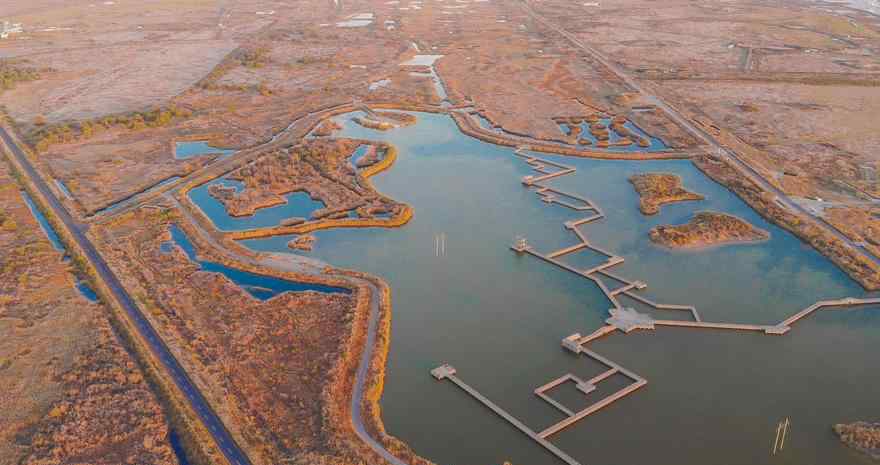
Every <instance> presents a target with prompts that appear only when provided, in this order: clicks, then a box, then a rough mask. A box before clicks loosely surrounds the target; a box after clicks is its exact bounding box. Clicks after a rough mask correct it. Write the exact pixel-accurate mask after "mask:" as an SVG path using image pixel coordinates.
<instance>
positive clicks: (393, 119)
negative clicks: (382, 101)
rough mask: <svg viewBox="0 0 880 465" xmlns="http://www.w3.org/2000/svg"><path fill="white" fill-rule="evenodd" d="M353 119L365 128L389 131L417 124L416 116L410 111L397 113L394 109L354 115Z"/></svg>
mask: <svg viewBox="0 0 880 465" xmlns="http://www.w3.org/2000/svg"><path fill="white" fill-rule="evenodd" d="M352 120H353V121H354V122H355V123H357V124H360V125H361V126H363V127H365V128H370V129H378V130H380V131H387V130H389V129H393V128H399V127H403V126H410V125H412V124H415V122H416V117H415V116H414V115H411V114H409V113H397V112H393V111H375V112H372V114H368V115H366V116H364V117H360V116H357V117H354V118H352Z"/></svg>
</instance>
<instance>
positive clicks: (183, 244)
mask: <svg viewBox="0 0 880 465" xmlns="http://www.w3.org/2000/svg"><path fill="white" fill-rule="evenodd" d="M171 238H172V241H173V243H174V244H175V245H177V246H178V247H180V248H181V250H183V252H184V253H186V256H187V257H189V259H190V260H191V261H192V262H194V263H196V264H198V265H199V267H201V269H202V271H206V272H208V273H220V274H222V275H223V276H226V278H228V279H229V280H230V281H232V282H234V283H235V284H237V285H239V286H240V287H241V288H242V289H244V290H245V291H247V292H248V293H249V294H250V295H252V296H253V297H255V298H257V299H260V300H268V299H271V298H272V297H275V296H276V295H278V294H283V293H285V292H301V291H316V292H341V293H343V294H349V293H351V291H350V290H348V289H346V288H344V287H336V286H326V285H323V284H312V283H304V282H303V283H301V282H296V281H288V280H286V279H280V278H275V277H272V276H266V275H261V274H256V273H250V272H247V271H242V270H238V269H235V268H230V267H228V266H225V265H222V264H220V263H215V262H211V261H207V260H200V259H199V257H198V256H197V254H196V249H195V246H193V244H192V242H190V240H189V238H188V237H186V233H184V232H183V230H182V229H180V228H179V227H177V225H171ZM160 249H161V250H162V252H165V253H169V252H171V250H172V245H171V242H165V243H163V244H162V245H161V246H160Z"/></svg>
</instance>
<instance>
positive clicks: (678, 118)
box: [523, 0, 880, 266]
mask: <svg viewBox="0 0 880 465" xmlns="http://www.w3.org/2000/svg"><path fill="white" fill-rule="evenodd" d="M523 5H524V7H525V10H526V13H528V15H529V16H531V17H532V18H534V19H535V20H537V21H538V22H540V23H541V24H543V25H544V26H546V27H549V28H550V29H553V30H554V31H556V32H557V33H559V34H560V35H562V36H563V37H565V38H566V39H567V40H568V41H569V42H571V43H572V44H573V45H574V46H575V47H578V48H580V49H581V50H583V51H584V52H586V53H587V54H588V55H589V56H590V57H592V58H593V59H594V60H596V61H598V62H599V63H601V64H602V65H603V66H605V67H606V68H608V70H609V71H611V72H612V73H614V75H615V76H617V77H618V78H619V79H620V80H622V81H623V82H625V83H626V84H627V85H628V86H629V87H630V88H632V89H633V90H635V91H637V92H639V93H640V94H642V95H643V96H645V97H646V98H647V99H648V101H649V102H650V103H652V104H654V105H655V106H656V107H657V108H660V109H661V110H663V111H664V112H665V113H666V114H667V115H669V117H670V118H672V119H673V120H674V121H675V122H676V123H677V124H678V125H679V126H681V127H682V128H684V129H685V130H686V131H687V132H689V133H690V134H691V135H692V136H694V137H696V138H697V139H698V140H700V141H702V142H703V143H705V144H706V145H708V146H710V147H712V148H714V149H715V150H716V151H717V153H718V154H719V155H721V156H723V157H724V158H726V159H727V160H728V161H729V162H731V163H733V164H734V165H735V166H736V167H737V168H739V171H740V172H741V173H742V174H743V175H745V176H746V177H747V178H749V180H751V181H752V182H754V183H755V184H756V185H758V186H760V187H761V188H762V189H764V190H766V191H767V192H770V193H772V194H773V195H774V196H776V199H777V200H778V201H779V203H780V204H782V206H784V207H785V208H787V209H789V210H790V211H793V212H795V213H798V214H800V215H802V216H806V217H808V218H812V219H814V220H815V222H816V224H817V225H818V226H819V227H821V228H823V229H825V230H826V231H827V232H829V233H831V234H832V235H833V236H834V237H836V238H837V239H839V240H840V241H841V242H843V243H844V244H846V245H848V246H850V247H852V248H853V249H854V250H856V252H858V253H860V254H861V255H862V256H864V257H865V258H867V259H868V260H870V261H872V262H874V264H876V265H878V266H880V257H877V256H876V255H874V254H873V253H871V252H870V251H868V250H866V249H865V248H864V247H862V246H861V245H860V244H857V243H856V242H855V241H853V240H852V239H850V238H849V237H847V236H846V235H844V234H843V233H842V232H840V231H839V230H838V229H837V228H835V227H834V226H833V225H831V224H829V223H828V222H827V221H825V219H823V218H821V217H818V216H815V215H813V214H812V213H811V212H809V211H808V210H807V209H805V208H804V207H802V206H801V205H799V204H798V203H797V202H795V201H793V200H792V199H791V198H789V197H788V195H786V194H785V193H784V192H782V190H780V189H778V188H777V187H776V186H774V185H773V184H772V183H770V182H769V181H767V179H765V178H764V177H763V176H761V174H760V173H758V172H757V171H756V170H755V169H754V168H752V167H751V166H750V165H749V164H748V163H746V162H745V161H743V160H742V158H740V157H739V155H737V153H736V152H734V151H732V150H729V149H727V148H726V147H724V146H722V145H721V144H720V143H719V142H718V141H717V140H715V138H714V137H712V135H711V134H709V133H707V132H706V131H704V130H703V129H702V128H699V127H697V126H696V125H694V123H692V122H691V121H690V120H689V119H688V118H686V117H685V116H683V115H682V114H681V113H679V112H678V110H676V109H675V108H673V107H672V106H670V105H669V104H667V103H666V102H664V101H663V100H662V99H661V98H660V97H657V96H656V95H653V94H651V93H649V92H647V91H645V90H644V88H642V86H641V85H640V84H639V83H638V81H636V80H635V79H633V78H632V77H631V76H629V74H627V73H626V71H625V70H623V69H622V68H621V67H620V66H617V64H616V63H614V62H612V61H611V60H609V59H607V58H606V57H605V56H604V55H602V54H601V53H599V51H598V50H596V49H594V48H593V47H591V46H589V45H587V44H585V43H583V42H581V41H580V40H579V39H578V38H577V37H575V35H574V34H572V33H570V32H568V31H566V30H565V29H563V28H562V27H561V26H559V25H557V24H555V23H553V22H551V21H550V20H548V19H546V18H544V17H543V16H541V15H539V14H538V13H536V12H535V11H534V10H533V9H532V7H531V5H529V4H528V2H527V1H525V0H524V1H523Z"/></svg>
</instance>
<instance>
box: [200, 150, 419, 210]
mask: <svg viewBox="0 0 880 465" xmlns="http://www.w3.org/2000/svg"><path fill="white" fill-rule="evenodd" d="M361 144H362V142H361V141H357V140H352V139H319V140H312V141H309V142H306V143H304V144H303V145H301V146H297V147H293V148H290V149H287V150H284V149H281V150H278V151H277V152H275V153H271V154H267V155H266V156H264V157H262V158H260V159H259V160H258V161H257V162H254V163H252V164H250V165H248V166H246V167H244V168H240V169H238V170H236V171H233V172H232V173H230V174H229V176H228V177H229V178H230V179H234V180H238V181H241V182H243V183H244V185H245V188H244V190H243V191H241V192H240V193H235V192H233V190H232V189H228V188H224V187H223V186H221V185H216V184H215V185H212V186H211V187H210V188H209V189H210V193H211V195H212V196H214V197H215V198H217V199H218V200H220V202H222V203H223V205H225V206H226V209H227V211H228V212H229V214H230V215H232V216H248V215H253V214H254V212H255V211H256V210H258V209H260V208H266V207H271V206H275V205H279V204H283V203H285V202H286V201H285V199H284V198H283V197H282V196H283V195H285V194H288V193H291V192H296V191H302V192H306V193H308V194H309V196H310V197H311V198H312V199H315V200H319V201H321V202H323V203H324V207H323V208H320V209H318V210H316V211H314V212H312V215H311V218H288V219H287V220H285V224H284V226H291V225H293V224H296V223H302V222H306V221H309V220H320V219H323V218H329V219H333V218H336V217H337V216H342V217H348V212H350V211H356V212H357V215H358V217H359V218H371V217H373V215H376V214H383V213H391V214H394V215H397V214H400V213H401V212H402V210H403V208H404V205H403V204H399V203H396V202H394V201H392V200H391V199H388V198H385V197H383V196H382V195H381V194H379V193H378V192H376V190H375V189H373V188H372V186H370V185H369V184H368V183H365V182H364V178H363V176H362V175H360V174H359V173H358V172H357V170H356V169H354V168H352V166H351V163H350V161H349V158H350V157H351V155H352V154H353V153H354V152H355V150H356V149H357V148H358V147H359V146H360V145H361ZM369 150H370V153H368V154H366V155H364V157H363V159H361V160H358V162H359V163H358V165H359V166H358V167H359V168H363V167H367V166H370V165H372V164H375V163H378V162H379V159H378V157H377V155H376V153H377V152H378V151H379V150H377V148H376V147H375V146H373V145H371V146H370V148H369ZM380 150H381V151H382V152H387V147H383V148H381V149H380Z"/></svg>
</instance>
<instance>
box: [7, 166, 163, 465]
mask: <svg viewBox="0 0 880 465" xmlns="http://www.w3.org/2000/svg"><path fill="white" fill-rule="evenodd" d="M74 271H75V267H74V265H73V264H72V262H65V261H62V253H61V252H59V251H57V250H55V249H54V248H53V247H52V245H51V244H50V243H49V241H48V239H47V238H46V236H45V234H44V233H43V232H42V231H41V229H40V226H39V224H38V223H37V221H36V219H35V218H34V217H33V215H31V212H30V211H29V210H28V207H27V205H26V204H25V202H24V200H23V198H22V197H21V194H20V193H19V188H18V186H17V184H16V183H15V181H14V180H13V179H12V178H11V177H10V176H9V173H8V170H7V165H6V164H5V163H0V392H2V395H0V412H3V415H2V417H3V420H2V421H0V463H2V464H10V465H11V464H46V465H49V464H69V463H92V464H107V465H111V464H112V465H115V464H123V463H143V464H176V463H178V462H177V458H176V457H175V455H174V453H173V452H172V449H171V446H170V444H169V442H168V434H169V426H168V422H167V420H166V417H165V413H164V411H163V408H162V407H161V406H160V405H159V403H158V402H157V398H156V396H155V395H154V394H153V391H152V390H151V388H150V386H149V385H148V383H147V381H146V380H145V379H144V375H143V373H142V372H141V369H140V368H139V366H138V365H137V364H136V363H135V361H134V359H133V358H132V356H131V355H130V354H129V352H127V350H126V349H125V348H124V347H123V345H122V344H121V343H120V341H119V340H118V339H117V336H116V334H115V333H114V330H113V329H112V328H111V325H110V322H109V320H108V310H107V309H105V308H104V306H103V305H102V304H100V303H92V302H90V301H89V300H87V299H86V298H85V297H83V296H82V295H81V294H80V293H79V291H77V289H76V288H75V287H74V284H75V280H74V276H73V273H74Z"/></svg>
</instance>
